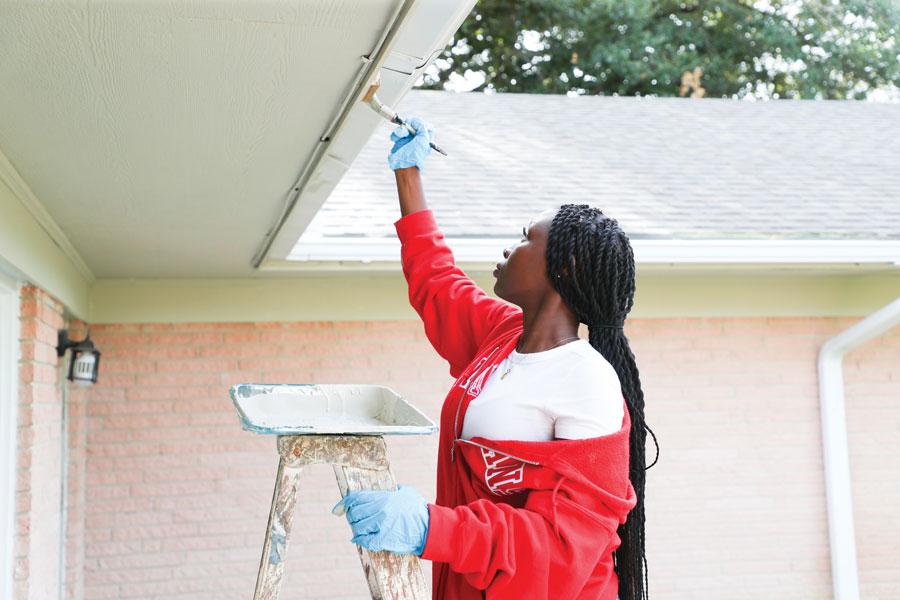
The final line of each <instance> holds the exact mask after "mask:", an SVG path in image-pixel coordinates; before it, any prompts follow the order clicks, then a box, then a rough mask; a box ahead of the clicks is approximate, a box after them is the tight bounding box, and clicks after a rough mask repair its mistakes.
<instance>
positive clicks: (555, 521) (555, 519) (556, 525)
mask: <svg viewBox="0 0 900 600" xmlns="http://www.w3.org/2000/svg"><path fill="white" fill-rule="evenodd" d="M565 480H566V476H565V475H563V476H562V477H560V478H559V481H557V482H556V487H554V488H553V495H552V496H551V499H552V501H553V531H555V532H556V537H559V517H558V516H557V513H556V495H557V493H558V492H559V487H560V486H561V485H562V483H563V481H565Z"/></svg>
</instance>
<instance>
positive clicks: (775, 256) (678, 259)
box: [267, 237, 900, 270]
mask: <svg viewBox="0 0 900 600" xmlns="http://www.w3.org/2000/svg"><path fill="white" fill-rule="evenodd" d="M445 241H446V242H447V245H448V246H450V247H451V248H452V249H453V254H454V257H455V258H456V260H457V261H458V262H460V263H471V264H481V265H483V266H484V267H487V266H490V267H491V268H493V265H494V263H496V262H498V261H500V260H502V250H503V249H504V248H506V247H509V246H512V245H514V244H516V243H517V242H518V239H517V238H483V239H471V238H446V239H445ZM631 246H632V249H633V251H634V257H635V262H636V263H637V264H639V265H810V266H813V265H835V264H839V265H847V264H868V265H885V266H888V267H890V268H896V267H900V241H893V240H887V241H885V240H709V239H705V240H684V239H680V240H641V239H637V240H631ZM399 257H400V242H399V240H397V239H396V238H378V239H353V238H350V239H339V238H326V237H314V238H308V239H304V240H303V242H302V243H301V244H299V245H297V246H296V247H295V248H294V251H293V252H292V253H291V254H290V256H288V257H287V259H286V260H284V261H280V262H278V263H277V264H276V263H275V262H274V261H273V262H271V263H270V264H269V265H267V268H268V269H269V270H287V269H289V268H290V266H291V265H296V267H295V268H296V269H297V270H300V269H303V265H304V263H309V262H318V263H328V262H357V263H362V264H369V263H376V262H391V263H396V262H397V261H398V260H399Z"/></svg>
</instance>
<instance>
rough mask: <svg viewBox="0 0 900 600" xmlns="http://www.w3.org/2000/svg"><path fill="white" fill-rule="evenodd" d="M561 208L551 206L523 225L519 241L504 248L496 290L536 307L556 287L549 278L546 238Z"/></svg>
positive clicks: (505, 296)
mask: <svg viewBox="0 0 900 600" xmlns="http://www.w3.org/2000/svg"><path fill="white" fill-rule="evenodd" d="M557 210H558V209H555V208H549V209H547V210H545V211H544V212H542V213H540V214H539V215H537V216H536V217H535V218H534V219H532V220H531V222H530V223H529V224H528V225H525V226H524V227H523V231H522V238H521V239H520V240H519V242H518V243H517V244H515V245H513V246H510V247H509V248H506V249H505V250H504V251H503V258H504V259H505V260H503V261H501V262H499V263H497V268H496V269H495V270H494V277H495V278H496V280H497V281H496V283H495V284H494V293H496V294H497V296H499V297H500V298H503V299H504V300H506V301H508V302H512V303H513V304H516V305H518V306H521V307H523V308H524V307H525V306H534V305H535V304H537V303H539V302H540V299H541V298H543V297H544V295H545V294H547V293H548V292H549V291H551V290H553V287H552V286H551V285H550V281H549V280H548V279H547V259H546V251H547V237H548V235H549V233H550V224H551V223H552V222H553V217H554V216H555V215H556V211H557Z"/></svg>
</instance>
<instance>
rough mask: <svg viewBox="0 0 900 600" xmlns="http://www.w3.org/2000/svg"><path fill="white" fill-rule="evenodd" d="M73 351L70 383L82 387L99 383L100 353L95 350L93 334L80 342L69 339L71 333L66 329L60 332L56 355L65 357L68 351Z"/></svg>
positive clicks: (70, 365)
mask: <svg viewBox="0 0 900 600" xmlns="http://www.w3.org/2000/svg"><path fill="white" fill-rule="evenodd" d="M70 348H71V350H72V358H71V360H70V361H69V376H68V380H69V381H74V382H75V383H79V384H81V385H90V384H92V383H97V373H98V372H99V371H100V352H99V351H97V349H96V348H94V342H92V341H91V334H90V332H88V335H87V337H86V338H84V339H83V340H82V341H80V342H73V341H72V340H70V339H69V332H68V331H67V330H65V329H63V330H62V331H60V332H59V345H58V346H57V347H56V355H57V356H59V357H62V356H65V354H66V350H69V349H70Z"/></svg>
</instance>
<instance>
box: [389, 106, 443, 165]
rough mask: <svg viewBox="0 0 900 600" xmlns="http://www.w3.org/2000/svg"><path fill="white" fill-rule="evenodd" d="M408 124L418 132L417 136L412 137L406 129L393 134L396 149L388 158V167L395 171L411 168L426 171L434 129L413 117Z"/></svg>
mask: <svg viewBox="0 0 900 600" xmlns="http://www.w3.org/2000/svg"><path fill="white" fill-rule="evenodd" d="M408 123H409V124H410V125H411V126H412V127H413V128H414V129H415V130H416V135H412V134H411V133H410V132H409V131H407V129H406V128H405V127H398V128H397V129H395V130H394V131H393V132H392V133H391V141H393V142H394V147H393V148H391V153H390V155H389V156H388V165H390V167H391V169H393V170H394V171H396V170H397V169H406V168H409V167H416V168H418V169H419V171H424V167H425V159H426V158H428V155H429V154H431V138H432V136H434V128H433V127H432V126H431V125H430V124H428V123H426V122H425V121H423V120H421V119H419V118H418V117H413V118H412V119H410V120H409V121H408Z"/></svg>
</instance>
